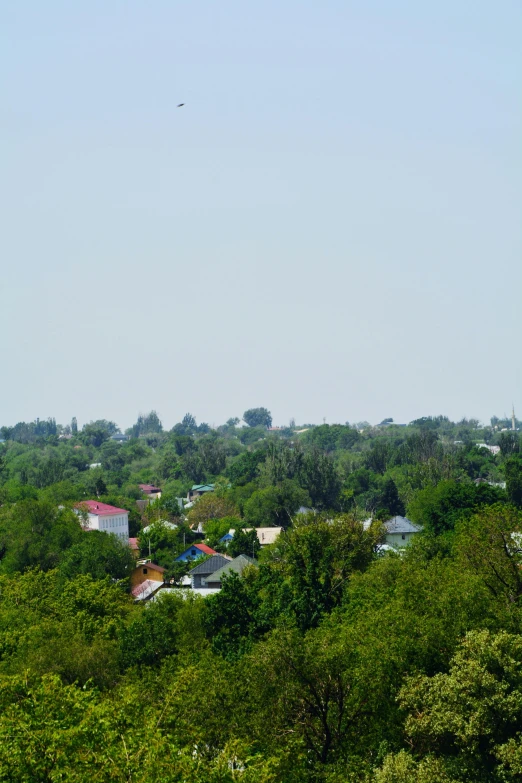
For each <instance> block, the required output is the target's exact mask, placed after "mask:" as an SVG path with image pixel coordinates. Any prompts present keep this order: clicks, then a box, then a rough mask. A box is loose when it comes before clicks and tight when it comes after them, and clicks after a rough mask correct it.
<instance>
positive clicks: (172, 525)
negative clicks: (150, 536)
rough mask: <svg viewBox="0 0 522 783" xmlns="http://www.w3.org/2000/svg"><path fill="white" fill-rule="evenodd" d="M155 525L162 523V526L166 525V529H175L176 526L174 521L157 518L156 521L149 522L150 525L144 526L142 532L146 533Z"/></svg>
mask: <svg viewBox="0 0 522 783" xmlns="http://www.w3.org/2000/svg"><path fill="white" fill-rule="evenodd" d="M156 525H158V527H159V526H160V525H162V526H163V527H164V528H165V527H166V528H167V529H168V530H177V527H178V526H177V525H176V523H175V522H169V521H168V519H159V520H158V521H157V522H151V524H150V525H147V526H146V527H144V528H143V530H142V533H148V532H149V530H150V529H151V528H153V527H155V526H156Z"/></svg>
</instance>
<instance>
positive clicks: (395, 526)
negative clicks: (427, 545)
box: [363, 516, 421, 548]
mask: <svg viewBox="0 0 522 783" xmlns="http://www.w3.org/2000/svg"><path fill="white" fill-rule="evenodd" d="M371 523H372V519H371V518H370V519H367V520H366V521H365V522H363V526H364V529H365V530H367V529H368V528H369V527H370V525H371ZM383 524H384V527H385V529H386V539H385V543H386V544H387V545H388V546H392V547H394V548H398V547H402V546H408V545H409V544H411V540H412V538H413V536H415V535H417V533H420V531H421V527H420V526H419V525H415V524H414V523H413V522H412V521H411V520H409V519H407V517H401V516H396V517H392V518H391V519H388V520H387V521H386V522H384V523H383Z"/></svg>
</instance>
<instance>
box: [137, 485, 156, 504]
mask: <svg viewBox="0 0 522 783" xmlns="http://www.w3.org/2000/svg"><path fill="white" fill-rule="evenodd" d="M138 486H139V488H140V489H141V491H142V492H143V494H144V495H147V497H148V498H150V500H151V501H152V500H158V499H159V498H160V497H161V489H160V487H156V486H154V484H138Z"/></svg>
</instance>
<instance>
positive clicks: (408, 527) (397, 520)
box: [384, 517, 421, 533]
mask: <svg viewBox="0 0 522 783" xmlns="http://www.w3.org/2000/svg"><path fill="white" fill-rule="evenodd" d="M384 527H385V528H386V532H387V533H419V532H420V530H421V528H420V527H419V525H415V524H414V523H413V522H412V521H411V520H410V519H407V517H392V518H391V519H388V520H387V522H385V523H384Z"/></svg>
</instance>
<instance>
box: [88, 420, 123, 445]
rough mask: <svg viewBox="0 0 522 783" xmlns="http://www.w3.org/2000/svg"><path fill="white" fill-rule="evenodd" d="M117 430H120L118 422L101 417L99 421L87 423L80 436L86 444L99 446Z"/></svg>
mask: <svg viewBox="0 0 522 783" xmlns="http://www.w3.org/2000/svg"><path fill="white" fill-rule="evenodd" d="M116 432H118V425H117V424H115V423H114V422H113V421H106V420H105V419H99V420H98V421H91V422H89V424H85V425H84V426H83V428H82V431H81V432H80V434H79V436H78V437H79V438H80V440H82V441H83V443H85V444H86V445H90V446H94V447H95V448H98V447H99V446H101V444H102V443H103V442H104V441H105V440H108V438H110V437H111V435H114V434H115V433H116Z"/></svg>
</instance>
